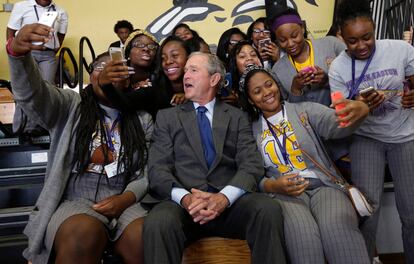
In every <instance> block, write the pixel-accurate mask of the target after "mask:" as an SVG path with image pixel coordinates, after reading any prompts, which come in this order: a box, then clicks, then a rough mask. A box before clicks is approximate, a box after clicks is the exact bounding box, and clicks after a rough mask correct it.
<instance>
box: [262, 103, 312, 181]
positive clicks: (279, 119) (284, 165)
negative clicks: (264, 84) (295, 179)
mask: <svg viewBox="0 0 414 264" xmlns="http://www.w3.org/2000/svg"><path fill="white" fill-rule="evenodd" d="M261 119H262V128H263V129H262V135H261V152H262V156H263V159H264V163H265V167H276V168H277V169H278V170H279V171H280V173H281V174H282V175H284V174H291V173H300V175H301V176H302V177H304V178H318V177H317V176H316V174H315V173H314V172H312V171H311V170H309V169H308V168H307V166H306V163H305V161H304V159H303V156H302V152H301V150H300V149H298V147H297V141H296V135H295V132H294V130H293V128H292V125H291V124H290V122H289V120H288V119H287V116H284V115H283V111H280V112H279V113H277V114H275V115H273V116H271V117H270V118H268V120H269V122H270V123H271V124H272V125H273V126H274V128H273V131H274V132H275V134H276V136H277V139H275V138H274V137H273V135H272V132H271V131H270V129H269V127H268V125H267V122H266V120H265V119H264V118H263V117H261ZM279 131H280V132H282V133H284V135H283V134H282V133H280V132H279ZM287 137H288V138H289V139H290V140H289V139H287ZM278 141H279V143H278ZM292 141H293V142H296V143H295V144H294V143H293V142H292ZM284 153H285V154H284Z"/></svg>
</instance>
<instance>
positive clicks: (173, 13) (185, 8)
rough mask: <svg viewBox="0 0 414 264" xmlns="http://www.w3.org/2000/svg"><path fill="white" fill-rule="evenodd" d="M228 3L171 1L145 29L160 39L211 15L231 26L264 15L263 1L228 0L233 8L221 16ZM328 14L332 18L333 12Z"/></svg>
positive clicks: (308, 1)
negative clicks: (260, 13)
mask: <svg viewBox="0 0 414 264" xmlns="http://www.w3.org/2000/svg"><path fill="white" fill-rule="evenodd" d="M226 2H227V3H226ZM228 2H230V1H220V3H224V4H223V5H224V6H223V5H219V4H214V3H211V1H208V0H173V1H172V7H171V8H169V9H168V10H167V11H165V12H163V13H162V14H161V15H159V16H158V17H157V18H155V19H154V20H153V21H152V22H151V23H150V24H149V25H148V26H147V28H146V30H147V31H149V32H151V34H153V35H154V36H155V37H156V38H157V39H158V40H161V39H163V38H165V37H166V36H168V35H169V34H170V33H171V31H172V29H173V28H174V27H175V26H176V25H178V24H179V23H186V22H191V23H197V22H204V20H205V19H206V18H207V17H208V16H210V15H211V16H214V20H215V23H219V24H220V23H224V22H226V23H227V24H229V23H228V22H229V21H227V20H231V23H230V24H231V27H237V26H241V25H249V24H250V23H251V22H253V21H254V20H255V19H256V18H257V17H258V16H257V15H254V13H253V12H254V11H262V15H264V14H265V0H244V1H241V2H239V3H238V1H231V2H232V3H235V4H236V5H235V6H233V7H230V8H231V9H232V10H231V13H230V14H228V16H223V12H220V11H227V12H228V11H230V10H226V8H228V6H229V5H228ZM296 2H298V1H296ZM333 2H334V1H333ZM305 3H306V4H307V5H310V6H314V7H318V4H317V2H316V0H305ZM233 5H234V4H233ZM287 5H288V6H289V7H292V8H295V9H298V5H297V4H296V3H295V1H293V0H287ZM299 10H300V9H299ZM332 10H333V9H332ZM224 13H226V12H224ZM302 13H303V12H301V14H302ZM302 16H303V14H302ZM330 16H331V18H330V21H331V20H332V13H331V14H330ZM329 23H330V22H329ZM226 28H227V27H226ZM223 31H224V30H223Z"/></svg>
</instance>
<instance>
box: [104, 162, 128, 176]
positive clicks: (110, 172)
mask: <svg viewBox="0 0 414 264" xmlns="http://www.w3.org/2000/svg"><path fill="white" fill-rule="evenodd" d="M104 169H105V172H106V176H108V178H112V177H114V176H116V175H118V172H117V169H118V162H116V161H115V162H112V163H110V164H108V165H106V166H104ZM119 169H120V170H119V173H122V172H123V171H124V168H123V166H122V165H121V167H120V168H119Z"/></svg>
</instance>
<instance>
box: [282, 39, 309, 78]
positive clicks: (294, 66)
mask: <svg viewBox="0 0 414 264" xmlns="http://www.w3.org/2000/svg"><path fill="white" fill-rule="evenodd" d="M306 44H308V48H309V56H308V58H309V60H310V66H314V65H315V58H314V55H313V52H312V51H313V46H312V43H311V42H310V40H306ZM288 58H289V60H290V62H291V63H292V65H293V68H295V71H296V72H299V71H298V67H297V66H296V62H295V60H294V59H293V58H292V56H290V55H288ZM307 60H308V59H306V61H307Z"/></svg>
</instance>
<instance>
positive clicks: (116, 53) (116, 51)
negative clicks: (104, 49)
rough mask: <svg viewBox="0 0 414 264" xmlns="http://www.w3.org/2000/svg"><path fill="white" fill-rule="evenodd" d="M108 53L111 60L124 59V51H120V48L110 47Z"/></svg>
mask: <svg viewBox="0 0 414 264" xmlns="http://www.w3.org/2000/svg"><path fill="white" fill-rule="evenodd" d="M109 55H110V56H111V60H113V61H119V60H123V59H124V52H123V51H122V48H118V47H110V48H109Z"/></svg>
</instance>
